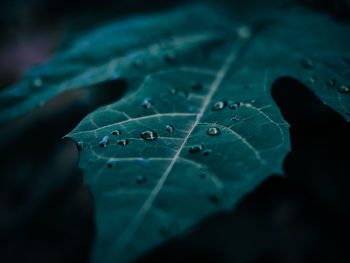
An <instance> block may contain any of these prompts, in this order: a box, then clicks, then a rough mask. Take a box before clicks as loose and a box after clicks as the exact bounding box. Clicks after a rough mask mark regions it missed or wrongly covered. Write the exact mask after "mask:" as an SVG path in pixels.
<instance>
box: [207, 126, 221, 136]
mask: <svg viewBox="0 0 350 263" xmlns="http://www.w3.org/2000/svg"><path fill="white" fill-rule="evenodd" d="M207 134H208V135H209V136H217V135H219V134H220V129H219V128H217V127H211V128H209V129H208V130H207Z"/></svg>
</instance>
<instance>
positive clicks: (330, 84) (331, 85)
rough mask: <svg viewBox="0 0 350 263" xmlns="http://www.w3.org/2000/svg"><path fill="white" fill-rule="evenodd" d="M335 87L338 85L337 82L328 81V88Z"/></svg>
mask: <svg viewBox="0 0 350 263" xmlns="http://www.w3.org/2000/svg"><path fill="white" fill-rule="evenodd" d="M335 85H336V82H335V80H334V79H330V80H328V81H327V86H328V87H335Z"/></svg>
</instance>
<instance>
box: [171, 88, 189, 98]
mask: <svg viewBox="0 0 350 263" xmlns="http://www.w3.org/2000/svg"><path fill="white" fill-rule="evenodd" d="M169 92H170V94H171V95H178V96H181V97H184V98H187V97H188V91H187V90H185V89H179V88H172V89H171V90H169Z"/></svg>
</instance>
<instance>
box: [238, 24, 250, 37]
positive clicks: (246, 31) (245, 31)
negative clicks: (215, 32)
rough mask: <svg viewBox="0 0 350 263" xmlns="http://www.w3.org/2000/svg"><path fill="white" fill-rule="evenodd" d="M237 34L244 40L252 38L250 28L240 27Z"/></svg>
mask: <svg viewBox="0 0 350 263" xmlns="http://www.w3.org/2000/svg"><path fill="white" fill-rule="evenodd" d="M237 34H238V36H239V37H240V38H242V39H248V38H250V37H251V36H252V30H251V29H250V27H248V26H245V25H243V26H240V27H238V28H237Z"/></svg>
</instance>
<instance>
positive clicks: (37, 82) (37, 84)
mask: <svg viewBox="0 0 350 263" xmlns="http://www.w3.org/2000/svg"><path fill="white" fill-rule="evenodd" d="M42 85H43V80H42V78H40V77H36V78H35V79H34V81H33V87H34V88H41V87H42Z"/></svg>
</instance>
